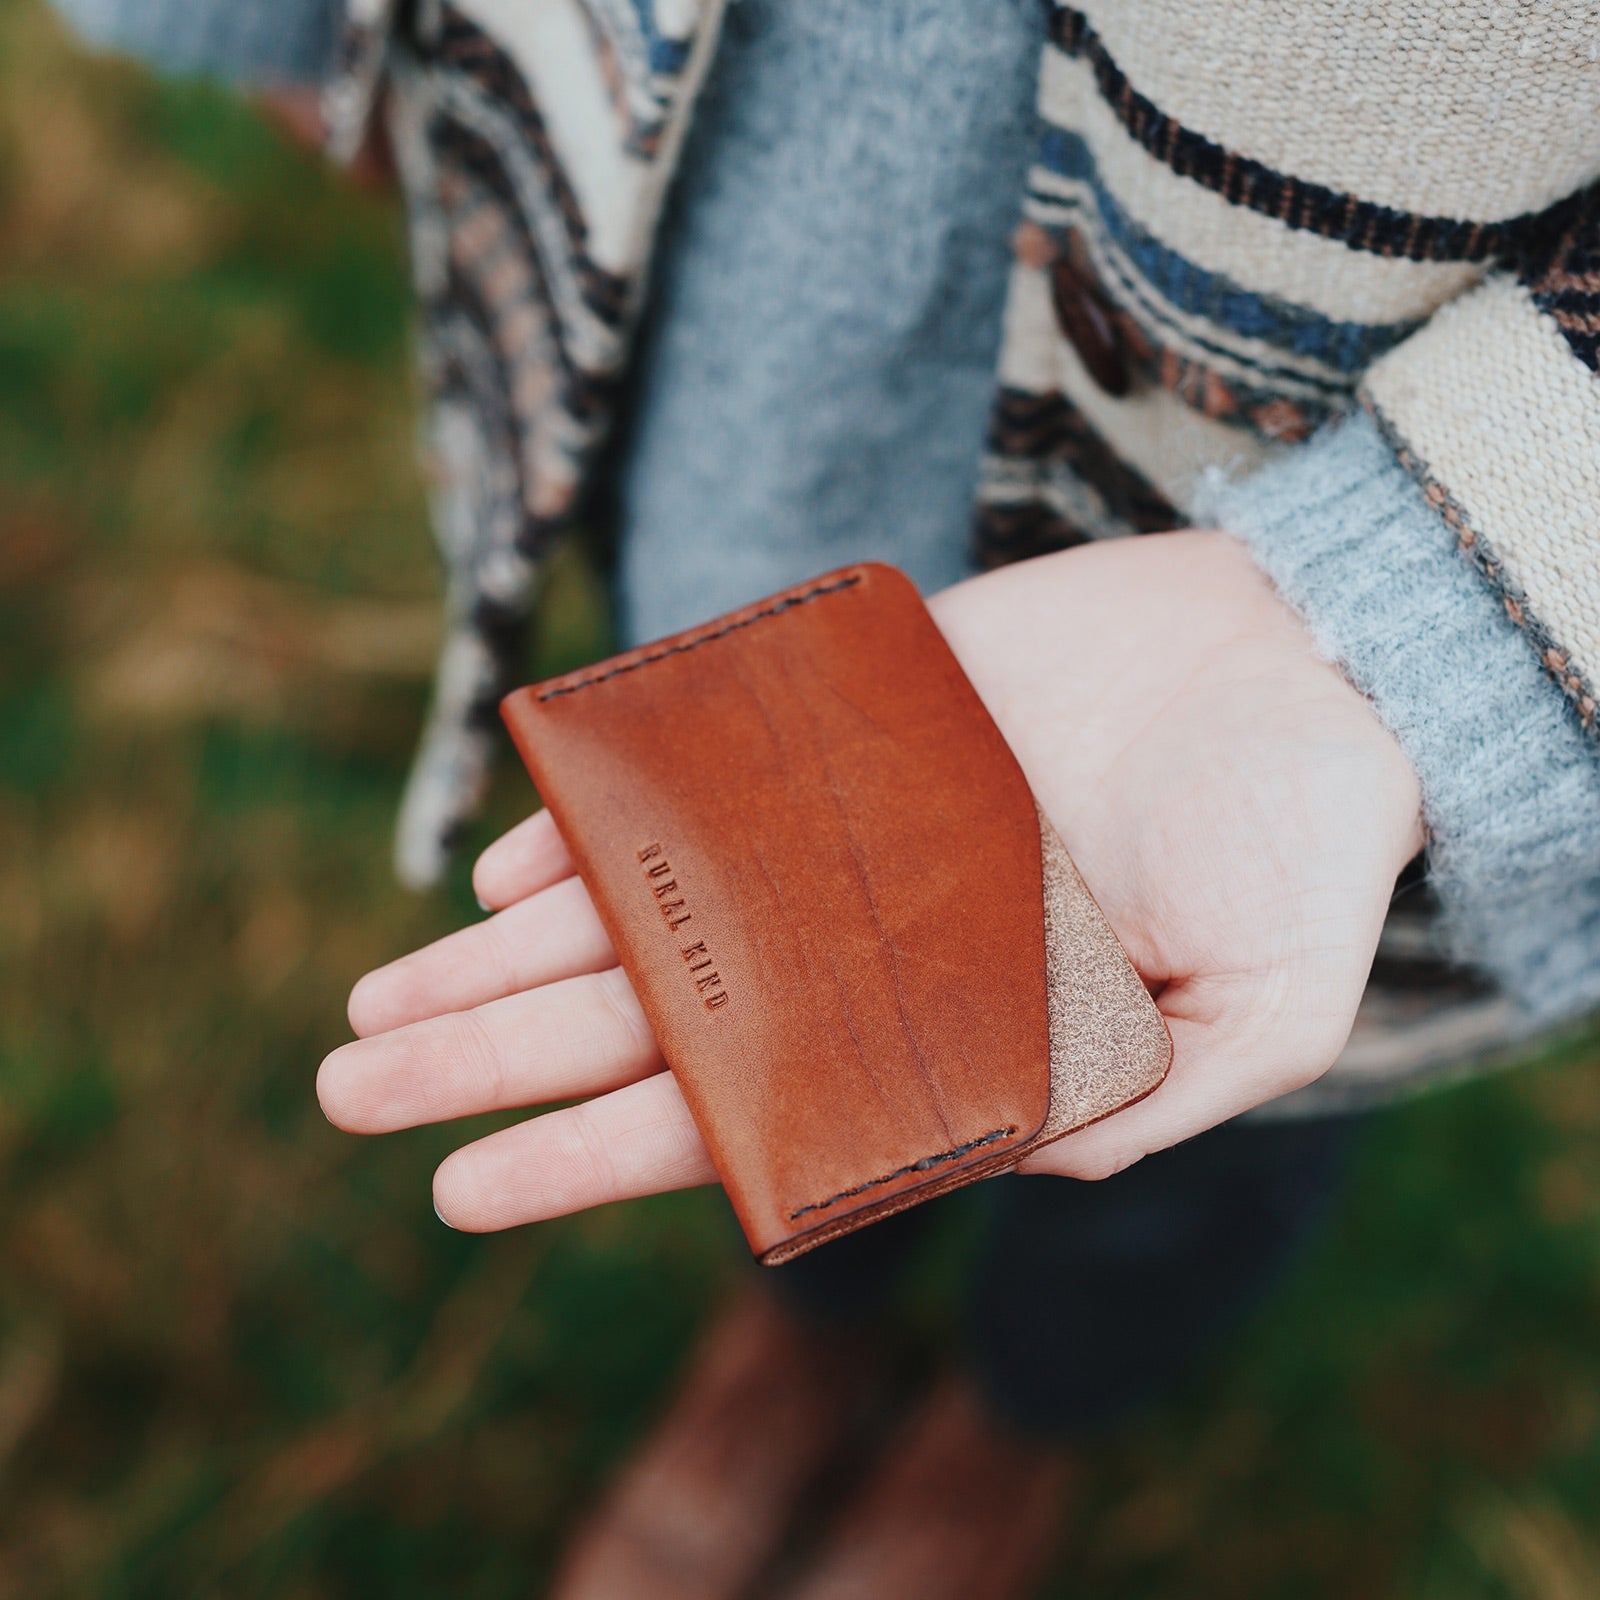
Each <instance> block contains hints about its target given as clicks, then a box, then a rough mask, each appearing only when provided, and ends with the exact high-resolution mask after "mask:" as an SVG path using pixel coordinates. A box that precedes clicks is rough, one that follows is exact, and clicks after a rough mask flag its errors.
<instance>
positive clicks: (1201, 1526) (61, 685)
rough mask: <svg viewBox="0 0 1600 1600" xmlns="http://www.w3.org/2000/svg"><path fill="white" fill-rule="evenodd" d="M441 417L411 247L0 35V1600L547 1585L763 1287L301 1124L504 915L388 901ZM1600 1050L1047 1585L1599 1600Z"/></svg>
mask: <svg viewBox="0 0 1600 1600" xmlns="http://www.w3.org/2000/svg"><path fill="white" fill-rule="evenodd" d="M415 406H416V396H415V389H414V384H413V381H412V377H411V373H410V369H409V363H408V353H407V297H406V287H405V275H404V267H403V259H402V252H401V241H400V226H399V221H398V218H397V216H396V214H395V211H394V209H393V207H392V205H391V204H390V203H388V202H387V201H385V200H383V199H381V198H375V197H374V196H372V195H370V194H364V193H361V192H359V191H357V190H355V189H353V188H352V187H350V186H349V185H348V184H346V183H344V182H342V181H340V180H339V179H338V178H336V177H333V176H331V175H330V174H328V173H327V172H326V171H324V170H323V169H322V168H321V167H320V166H319V164H318V163H317V162H316V161H315V160H314V159H312V158H310V157H307V156H304V155H301V154H299V153H297V152H295V151H294V150H292V149H290V148H289V147H288V146H287V145H286V144H285V143H284V142H283V141H282V140H281V139H280V138H279V137H278V136H277V135H276V134H275V133H273V132H272V131H270V130H269V129H268V128H267V127H266V126H265V124H264V123H262V122H261V121H260V120H259V119H258V118H257V117H256V116H255V115H254V114H253V113H252V112H251V111H250V110H248V109H247V108H245V107H243V106H241V105H239V104H238V103H237V102H235V101H233V100H231V99H230V98H229V97H228V96H227V95H225V94H224V93H223V92H221V91H220V90H217V89H215V88H211V87H206V86H203V85H193V84H190V85H178V86H174V85H159V84H157V83H155V82H153V81H152V80H150V79H148V78H146V77H145V76H143V75H141V74H140V73H139V72H138V71H137V70H135V69H133V68H131V67H129V66H127V65H123V64H118V63H113V62H107V61H103V60H91V59H89V58H87V57H85V56H83V55H82V54H81V53H79V52H77V51H76V50H74V49H73V48H72V47H71V46H70V45H69V44H68V42H67V41H66V40H65V38H64V37H63V35H62V33H61V32H60V30H59V29H58V28H57V26H56V25H55V24H54V23H53V21H52V20H51V19H50V17H49V15H48V14H47V13H46V12H45V11H44V10H43V8H42V6H41V5H40V4H39V3H38V0H0V1185H3V1212H0V1252H3V1256H0V1261H3V1267H0V1595H4V1596H27V1597H30V1600H31V1597H34V1596H46V1595H56V1594H61V1595H93V1596H118V1597H121V1596H128V1597H143V1596H149V1597H157V1596H161V1597H165V1596H188V1595H211V1594H219V1595H220V1594H226V1595H229V1596H273V1597H278V1596H296V1597H307V1600H310V1597H323V1596H328V1597H332V1596H368V1595H373V1594H382V1595H386V1596H424V1595H435V1594H439V1593H442V1592H448V1593H450V1594H452V1595H463V1596H484V1597H489V1596H509V1595H514V1594H536V1593H538V1592H539V1591H540V1586H541V1584H540V1579H541V1575H542V1574H544V1573H545V1572H546V1571H547V1570H548V1567H549V1563H550V1561H551V1559H552V1558H553V1555H554V1553H555V1552H556V1550H557V1549H558V1548H559V1545H560V1541H561V1538H562V1532H563V1529H564V1527H566V1526H567V1525H569V1523H570V1520H571V1518H572V1516H573V1515H574V1514H575V1512H576V1510H577V1509H578V1508H580V1507H581V1506H582V1505H583V1504H584V1502H585V1501H586V1499H587V1498H588V1497H589V1496H590V1495H591V1494H592V1493H593V1492H594V1490H595V1488H596V1486H597V1484H598V1483H599V1482H600V1481H601V1480H602V1478H603V1475H604V1473H605V1471H606V1470H607V1468H608V1466H609V1465H610V1464H611V1463H612V1462H614V1461H615V1460H616V1459H617V1457H618V1456H619V1454H620V1453H621V1451H622V1450H623V1449H625V1447H626V1444H627V1441H628V1440H629V1439H630V1437H632V1436H633V1435H634V1434H635V1433H636V1431H637V1430H638V1428H639V1427H640V1425H641V1421H642V1419H643V1418H645V1417H646V1416H647V1415H648V1413H649V1409H650V1407H651V1406H652V1404H654V1403H655V1401H656V1400H657V1398H658V1397H659V1396H660V1395H661V1393H662V1392H663V1390H664V1386H665V1384H666V1383H667V1381H668V1379H669V1376H670V1373H671V1371H672V1368H673V1365H674V1363H675V1362H676V1361H677V1359H678V1358H679V1356H680V1355H681V1353H682V1352H683V1350H684V1349H685V1347H686V1345H687V1342H688V1340H689V1339H690V1337H691V1335H692V1332H693V1328H694V1326H695V1324H696V1322H697V1320H698V1318H699V1317H700V1315H701V1314H702V1312H703V1310H704V1308H705V1307H706V1306H707V1305H708V1304H709V1303H710V1302H711V1300H712V1299H713V1298H714V1297H715V1295H716V1294H718V1293H719V1292H721V1291H723V1290H725V1289H726V1287H727V1286H728V1285H729V1283H730V1282H731V1281H732V1280H733V1277H734V1275H735V1271H736V1256H737V1252H736V1250H735V1249H734V1248H733V1247H732V1246H731V1243H730V1240H731V1235H730V1232H729V1230H728V1228H727V1225H726V1223H725V1221H724V1218H723V1214H722V1209H721V1204H720V1201H719V1200H718V1199H717V1198H716V1197H715V1196H714V1195H712V1194H709V1193H707V1194H698V1195H685V1196H677V1197H670V1198H667V1199H665V1200H662V1201H659V1202H655V1203H651V1204H642V1205H634V1206H629V1207H625V1208H614V1209H613V1210H611V1211H609V1212H603V1213H599V1214H596V1215H593V1216H590V1217H585V1218H580V1219H576V1220H573V1221H571V1222H569V1223H565V1224H561V1225H555V1226H550V1227H545V1228H541V1229H538V1230H534V1231H529V1232H524V1233H522V1234H520V1235H517V1236H512V1237H507V1238H499V1239H471V1238H463V1237H459V1236H456V1235H452V1234H450V1233H449V1232H447V1231H446V1230H445V1229H444V1228H442V1227H440V1226H439V1225H438V1224H437V1223H436V1222H435V1220H434V1218H433V1215H432V1212H431V1209H430V1206H429V1200H428V1193H429V1189H428V1182H429V1176H430V1173H431V1170H432V1166H433V1164H434V1163H435V1162H436V1161H437V1159H438V1158H439V1157H440V1156H441V1155H442V1154H443V1152H444V1151H445V1150H446V1149H447V1148H448V1147H449V1146H450V1144H451V1143H452V1142H453V1137H452V1136H451V1135H449V1134H440V1133H437V1132H423V1133H418V1134H415V1135H406V1136H400V1137H396V1138H393V1139H388V1140H382V1141H375V1142H360V1141H356V1140H353V1139H349V1138H345V1137H343V1136H341V1135H338V1134H336V1133H335V1132H334V1131H333V1130H332V1129H331V1128H329V1127H328V1126H327V1125H326V1124H325V1123H324V1121H323V1120H322V1117H321V1115H320V1113H319V1112H318V1111H317V1108H316V1105H315V1102H314V1100H313V1097H312V1093H311V1084H312V1076H313V1072H314V1069H315V1066H316V1063H317V1061H318V1060H319V1058H320V1057H321V1055H322V1054H323V1052H324V1051H325V1050H326V1049H327V1048H328V1047H330V1046H331V1045H332V1044H333V1043H336V1042H338V1041H339V1040H341V1039H343V1038H344V1037H346V1030H345V1025H344V1020H343V998H344V994H345V992H346V990H347V988H348V986H349V983H350V981H351V980H352V979H353V978H354V977H355V976H356V975H357V974H359V973H360V972H361V971H363V970H364V969H365V968H367V967H368V966H370V965H372V964H374V963H376V962H378V961H381V960H384V959H386V958H388V957H389V956H392V955H394V954H397V953H398V952H400V951H402V950H404V949H406V948H409V947H410V946H412V945H414V944H416V943H417V942H419V941H420V940H423V939H426V938H429V937H432V936H434V935H436V934H438V933H441V932H443V931H445V930H447V929H448V928H450V927H452V926H455V925H457V924H459V922H460V921H462V920H463V919H464V918H466V917H468V916H474V915H476V914H477V913H476V911H475V909H474V908H473V906H472V904H471V899H470V894H469V892H468V891H467V888H466V884H465V878H464V874H458V875H457V880H456V882H455V883H454V884H453V885H452V888H451V890H450V891H449V892H448V893H445V894H440V895H437V896H434V897H432V898H428V899H422V900H418V899H414V898H411V897H409V896H406V895H404V894H403V893H401V892H400V891H399V890H397V889H396V888H395V887H394V885H393V883H392V881H391V879H390V876H389V868H388V853H389V829H390V823H391V817H392V811H393V807H394V803H395V799H396V794H397V790H398V786H399V783H400V779H401V776H402V773H403V770H404V765H405V762H406V758H407V756H408V754H409V751H410V748H411V743H412V739H413V735H414V733H415V730H416V727H417V724H418V720H419V717H420V715H421V712H422V709H423V705H424V697H425V687H426V676H427V670H428V665H429V661H430V655H431V650H432V646H433V641H434V638H435V609H436V605H435V599H436V580H435V572H434V567H433V561H432V557H431V554H430V550H429V544H428V536H427V529H426V518H425V512H424V506H423V499H422V488H421V481H420V475H419V471H418V468H417V466H416V463H415V457H414V451H413V440H414V432H415ZM546 610H547V613H548V615H547V619H546V622H547V626H546V628H545V631H544V639H545V643H544V644H543V645H542V646H541V659H540V660H539V661H538V662H537V663H533V664H530V672H531V671H533V670H549V669H554V668H556V667H559V666H561V665H564V664H570V663H572V662H575V661H577V660H578V659H582V658H586V657H588V656H591V655H593V654H595V653H597V652H598V651H599V650H601V649H602V648H603V644H604V627H605V625H604V608H603V605H602V604H601V601H600V597H599V591H598V587H597V585H596V583H595V581H594V579H593V578H592V577H591V576H588V575H587V573H586V569H585V568H584V566H583V565H582V563H581V562H579V561H578V560H576V559H571V558H569V559H567V560H566V561H565V562H564V563H563V565H562V568H561V571H560V573H559V575H558V579H557V582H556V583H555V585H554V587H553V590H552V592H551V594H550V596H549V599H548V603H547V606H546ZM526 802H527V792H526V789H525V785H524V783H523V782H522V781H521V780H520V779H519V778H518V777H517V775H516V774H514V773H512V772H510V771H507V772H506V773H505V774H504V776H503V779H502V781H501V783H500V786H499V788H498V790H497V793H496V795H495V799H494V806H493V812H494V816H493V818H492V821H491V823H490V824H486V826H485V829H484V834H483V837H484V838H487V837H488V836H489V835H490V833H491V831H492V830H493V829H494V828H497V827H498V826H500V825H502V824H504V823H505V822H507V821H509V820H511V819H512V818H513V817H515V816H516V815H518V814H519V813H520V811H521V810H522V809H523V808H524V806H525V805H526ZM1597 1052H1600V1046H1597V1044H1596V1042H1595V1041H1593V1040H1590V1041H1587V1042H1580V1043H1578V1044H1577V1045H1575V1046H1572V1047H1571V1048H1569V1049H1567V1050H1565V1051H1564V1052H1561V1053H1560V1054H1559V1055H1558V1056H1555V1057H1552V1058H1551V1059H1549V1060H1547V1061H1545V1062H1543V1063H1541V1064H1538V1065H1536V1066H1534V1067H1532V1068H1529V1069H1527V1070H1525V1071H1523V1072H1521V1073H1520V1074H1518V1075H1516V1076H1515V1077H1512V1078H1506V1079H1501V1080H1497V1081H1494V1082H1489V1083H1483V1084H1479V1085H1476V1086H1473V1087H1471V1088H1468V1089H1465V1090H1461V1091H1457V1092H1454V1093H1451V1094H1448V1095H1446V1096H1443V1097H1441V1098H1438V1099H1435V1100H1432V1101H1429V1102H1426V1103H1423V1104H1420V1105H1415V1106H1412V1107H1408V1108H1405V1109H1402V1110H1399V1111H1396V1112H1391V1113H1388V1114H1386V1115H1384V1116H1383V1117H1381V1118H1379V1119H1376V1120H1375V1121H1374V1123H1373V1126H1372V1128H1371V1131H1370V1134H1369V1136H1368V1138H1367V1140H1366V1144H1365V1148H1364V1154H1363V1158H1362V1162H1361V1169H1360V1173H1359V1176H1358V1181H1357V1183H1356V1184H1355V1185H1354V1186H1353V1188H1352V1191H1351V1194H1350V1196H1349V1198H1348V1201H1347V1202H1346V1204H1345V1205H1344V1206H1343V1208H1342V1210H1341V1213H1340V1215H1339V1218H1338V1221H1337V1225H1336V1227H1335V1228H1334V1230H1333V1232H1332V1234H1331V1236H1330V1237H1329V1239H1328V1240H1327V1241H1326V1242H1325V1244H1324V1245H1323V1246H1322V1247H1321V1248H1320V1249H1319V1251H1318V1252H1317V1254H1316V1257H1315V1259H1313V1260H1312V1261H1310V1262H1309V1263H1307V1265H1306V1268H1305V1270H1304V1271H1303V1272H1301V1273H1300V1274H1299V1275H1298V1276H1297V1278H1296V1280H1295V1282H1294V1284H1293V1285H1292V1287H1291V1289H1290V1292H1289V1293H1288V1294H1287V1295H1286V1296H1284V1297H1283V1298H1282V1299H1281V1300H1280V1301H1279V1302H1278V1303H1277V1304H1276V1305H1275V1306H1274V1307H1273V1308H1272V1309H1271V1310H1270V1311H1269V1313H1268V1314H1267V1315H1266V1316H1265V1317H1264V1318H1262V1319H1261V1320H1260V1321H1259V1322H1258V1323H1257V1324H1256V1325H1255V1326H1254V1327H1253V1328H1252V1330H1251V1332H1250V1334H1249V1336H1248V1337H1247V1338H1246V1339H1245V1340H1244V1341H1243V1343H1242V1344H1241V1345H1240V1346H1239V1347H1238V1348H1237V1349H1236V1350H1235V1351H1233V1352H1232V1353H1231V1354H1230V1356H1229V1358H1228V1359H1227V1361H1226V1362H1225V1364H1224V1365H1223V1366H1222V1368H1221V1369H1220V1370H1219V1371H1217V1372H1215V1373H1213V1374H1211V1375H1210V1376H1209V1377H1208V1379H1207V1381H1206V1382H1205V1383H1204V1384H1201V1385H1198V1386H1197V1387H1196V1389H1195V1390H1194V1392H1192V1393H1191V1394H1189V1395H1188V1396H1186V1397H1185V1398H1184V1399H1183V1400H1182V1401H1181V1402H1179V1403H1178V1404H1176V1405H1175V1406H1173V1407H1172V1408H1170V1409H1169V1410H1168V1411H1167V1412H1165V1413H1164V1414H1163V1415H1161V1416H1160V1417H1158V1418H1153V1419H1151V1420H1149V1421H1148V1422H1146V1423H1144V1424H1142V1425H1141V1426H1140V1427H1139V1428H1137V1429H1136V1430H1134V1431H1133V1432H1132V1433H1131V1434H1130V1435H1129V1436H1128V1437H1127V1438H1125V1439H1124V1440H1122V1441H1120V1442H1119V1443H1118V1444H1117V1445H1116V1446H1115V1447H1113V1448H1111V1449H1108V1450H1107V1451H1106V1452H1105V1453H1104V1454H1103V1455H1102V1456H1101V1457H1099V1458H1098V1459H1097V1460H1096V1461H1095V1462H1094V1463H1093V1464H1092V1467H1091V1471H1090V1474H1089V1478H1088V1482H1087V1486H1086V1489H1085V1492H1084V1497H1083V1500H1082V1502H1081V1504H1080V1505H1079V1506H1078V1508H1077V1509H1076V1510H1075V1512H1074V1513H1073V1518H1072V1530H1071V1534H1070V1551H1069V1554H1068V1556H1067V1557H1066V1558H1065V1559H1064V1560H1063V1563H1062V1566H1061V1568H1060V1572H1059V1574H1058V1577H1057V1580H1056V1582H1055V1585H1054V1587H1053V1589H1052V1591H1051V1592H1052V1593H1054V1594H1058V1595H1060V1596H1064V1597H1065V1596H1090V1595H1092V1596H1096V1597H1101V1600H1135V1597H1146V1596H1150V1597H1154V1596H1170V1597H1183V1600H1211V1597H1215V1600H1224V1597H1227V1600H1239V1597H1252V1600H1254V1597H1263V1596H1279V1595H1282V1596H1295V1597H1297V1600H1298V1597H1309V1600H1317V1597H1324V1596H1326V1597H1330V1600H1331V1597H1339V1600H1346V1597H1349V1596H1357V1595H1360V1596H1367V1595H1371V1596H1408V1597H1409V1596H1417V1597H1422V1600H1518V1597H1532V1600H1579V1597H1585V1600H1587V1597H1593V1596H1596V1595H1600V1442H1597V1428H1600V1355H1597V1331H1600V1165H1597V1160H1596V1157H1597V1155H1600V1060H1597ZM947 1265H948V1264H947V1263H946V1266H947ZM937 1280H938V1271H937V1264H936V1266H935V1271H934V1272H933V1274H932V1275H931V1276H930V1277H928V1279H927V1281H926V1282H925V1284H924V1287H923V1292H922V1294H921V1295H920V1297H919V1298H918V1299H916V1300H915V1302H914V1304H913V1309H912V1317H911V1322H910V1326H911V1327H912V1329H913V1331H914V1332H916V1333H918V1334H920V1335H921V1336H922V1337H923V1338H924V1339H929V1338H932V1337H935V1336H936V1335H937V1333H938V1331H939V1328H940V1326H941V1313H940V1311H939V1309H938V1298H937V1296H936V1295H935V1294H934V1293H933V1287H934V1285H936V1283H937Z"/></svg>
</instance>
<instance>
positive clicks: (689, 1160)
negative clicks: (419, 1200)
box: [433, 1072, 717, 1233]
mask: <svg viewBox="0 0 1600 1600" xmlns="http://www.w3.org/2000/svg"><path fill="white" fill-rule="evenodd" d="M716 1176H717V1175H716V1171H715V1169H714V1168H713V1167H712V1165H711V1157H710V1156H709V1155H707V1154H706V1147H705V1144H704V1143H703V1142H702V1140H701V1138H700V1132H699V1130H698V1129H697V1128H696V1127H695V1125H694V1121H693V1119H692V1118H691V1117H690V1115H689V1108H688V1106H686V1105H685V1104H684V1102H683V1093H682V1091H681V1090H680V1089H679V1088H678V1081H677V1079H676V1078H674V1077H673V1076H672V1074H671V1073H670V1072H658V1073H656V1074H655V1075H654V1076H653V1077H649V1078H645V1079H643V1080H641V1081H640V1082H638V1083H634V1084H630V1085H629V1086H628V1087H627V1088H625V1089H618V1090H616V1091H614V1092H613V1093H611V1094H607V1095H601V1096H600V1098H599V1099H597V1100H588V1101H585V1102H584V1104H582V1105H580V1106H570V1107H568V1108H567V1109H565V1110H562V1111H551V1112H548V1113H546V1114H545V1115H544V1116H542V1117H534V1118H533V1119H532V1120H531V1121H528V1122H522V1123H518V1124H517V1126H516V1127H514V1128H505V1129H502V1130H501V1131H500V1132H499V1133H491V1134H490V1135H489V1136H488V1138H486V1139H479V1140H478V1142H477V1143H476V1144H469V1145H467V1146H465V1148H463V1149H460V1150H457V1151H456V1153H455V1154H454V1155H452V1156H450V1157H449V1158H448V1159H447V1160H446V1161H445V1162H444V1163H443V1165H441V1166H440V1168H439V1170H438V1172H436V1173H435V1174H434V1179H433V1204H434V1209H435V1210H436V1211H437V1212H438V1213H439V1216H440V1217H441V1218H442V1219H443V1220H444V1221H445V1222H447V1223H448V1224H449V1225H450V1226H451V1227H452V1228H460V1229H462V1230H464V1231H465V1232H467V1233H493V1232H494V1231H495V1230H496V1229H498V1228H514V1227H516V1226H517V1225H518V1224H519V1223H523V1222H541V1221H543V1220H544V1219H545V1218H547V1217H561V1216H566V1215H567V1214H569V1213H570V1212H573V1211H585V1210H587V1209H588V1208H589V1207H590V1206H598V1205H604V1204H606V1203H607V1202H608V1201H611V1200H629V1199H633V1198H634V1197H636V1196H638V1195H645V1194H659V1193H661V1192H663V1191H665V1190H667V1189H687V1188H691V1187H692V1186H693V1185H695V1184H698V1183H713V1182H715V1181H716Z"/></svg>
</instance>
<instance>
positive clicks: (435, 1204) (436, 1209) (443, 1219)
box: [433, 1200, 460, 1233]
mask: <svg viewBox="0 0 1600 1600" xmlns="http://www.w3.org/2000/svg"><path fill="white" fill-rule="evenodd" d="M433 1214H434V1216H436V1217H437V1218H438V1219H439V1220H440V1221H441V1222H442V1223H444V1225H445V1227H447V1228H448V1229H449V1230H450V1231H451V1233H457V1232H459V1231H460V1230H459V1229H458V1228H457V1227H456V1225H455V1224H454V1223H453V1222H451V1221H450V1220H449V1218H447V1217H446V1216H445V1214H444V1212H442V1211H441V1210H440V1209H439V1202H438V1201H437V1200H435V1201H434V1202H433Z"/></svg>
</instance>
